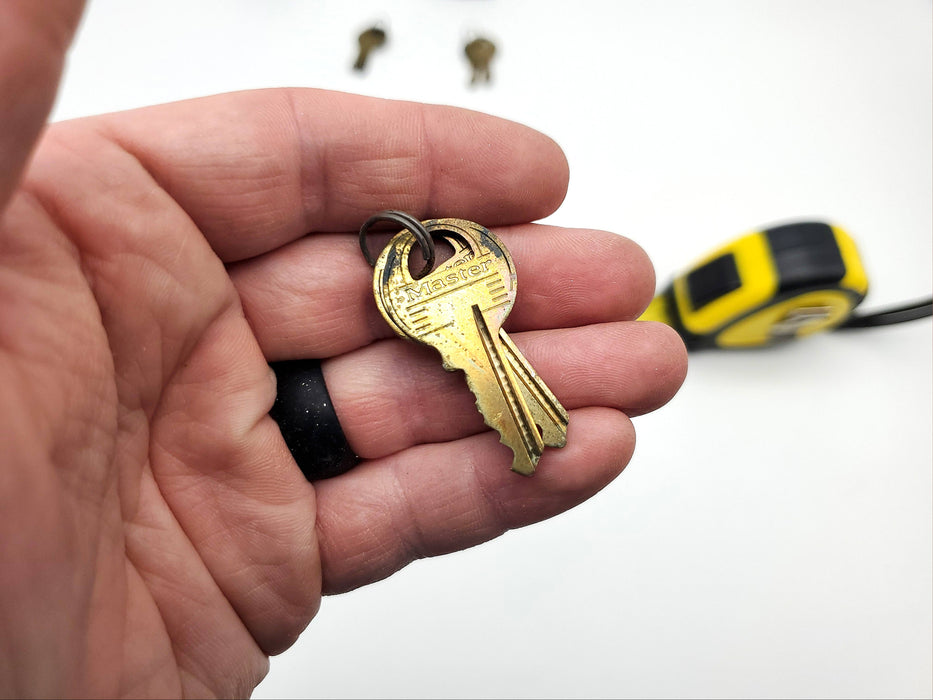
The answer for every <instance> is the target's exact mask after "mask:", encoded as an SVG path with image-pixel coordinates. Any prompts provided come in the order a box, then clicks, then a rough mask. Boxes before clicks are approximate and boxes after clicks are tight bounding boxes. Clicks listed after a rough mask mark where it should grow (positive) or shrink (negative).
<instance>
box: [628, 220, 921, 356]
mask: <svg viewBox="0 0 933 700" xmlns="http://www.w3.org/2000/svg"><path fill="white" fill-rule="evenodd" d="M867 293H868V277H867V276H866V274H865V268H864V266H863V265H862V261H861V259H860V258H859V254H858V250H857V249H856V247H855V243H854V241H853V240H852V238H851V237H850V236H849V234H847V233H846V232H845V231H843V230H842V229H841V228H839V227H838V226H834V225H831V224H827V223H823V222H817V221H804V222H797V223H791V224H785V225H782V226H776V227H773V228H769V229H766V230H763V231H754V232H752V233H749V234H746V235H744V236H742V237H741V238H738V239H736V240H735V241H733V242H732V243H729V244H728V245H725V246H722V247H721V248H719V249H717V250H715V251H713V252H711V253H710V254H709V255H707V256H706V257H704V258H702V259H701V260H699V261H698V262H697V263H696V264H695V265H693V266H692V267H691V268H690V269H688V270H687V271H686V272H684V273H682V274H680V275H678V276H677V277H675V278H674V281H673V282H672V283H671V284H670V285H669V286H668V287H667V288H666V289H665V290H664V291H662V292H661V293H660V294H658V295H657V296H656V297H655V298H654V300H653V301H652V302H651V305H650V306H649V307H648V309H647V310H646V311H645V313H644V314H643V315H642V317H641V318H642V319H643V320H654V321H663V322H664V323H667V324H668V325H670V326H673V327H674V328H675V329H676V330H677V331H678V332H679V333H680V334H681V336H682V337H683V339H684V342H685V343H686V344H687V347H688V348H691V349H693V348H706V347H720V348H752V347H762V346H766V345H772V344H774V343H777V342H781V341H785V340H789V339H792V338H798V337H802V336H805V335H809V334H811V333H816V332H818V331H823V330H829V329H832V328H837V327H840V326H844V325H848V326H851V327H855V326H871V325H883V324H887V323H897V322H899V321H902V320H911V319H913V318H921V317H923V316H928V315H930V313H931V302H929V301H926V300H925V301H923V302H921V303H919V304H914V305H911V306H910V307H905V308H903V309H896V310H893V311H887V312H884V313H882V314H874V315H872V316H866V317H856V318H853V317H852V311H853V309H855V307H856V306H857V305H858V304H859V303H861V301H862V300H863V299H864V298H865V295H866V294H867Z"/></svg>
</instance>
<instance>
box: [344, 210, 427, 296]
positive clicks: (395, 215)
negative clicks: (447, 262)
mask: <svg viewBox="0 0 933 700" xmlns="http://www.w3.org/2000/svg"><path fill="white" fill-rule="evenodd" d="M381 221H388V222H391V223H393V224H399V225H400V226H402V227H403V228H406V229H408V230H409V231H410V232H411V233H412V235H413V236H414V237H415V239H416V240H417V241H418V245H420V246H421V253H422V255H424V268H423V269H422V270H421V272H419V273H418V274H417V275H415V276H414V277H415V279H421V278H422V277H424V276H425V275H426V274H428V273H429V272H430V271H431V269H432V268H433V267H434V257H435V253H434V239H433V238H431V234H430V233H428V230H427V229H426V228H425V227H424V224H422V223H421V222H420V221H418V219H416V218H415V217H413V216H412V215H411V214H406V213H405V212H403V211H396V210H395V209H386V210H385V211H381V212H379V213H377V214H373V215H372V216H371V217H369V218H368V219H366V223H364V224H363V225H362V226H361V227H360V250H362V251H363V257H365V258H366V262H368V263H369V265H370V267H376V258H374V257H373V256H372V254H371V253H370V252H369V248H368V247H367V246H366V234H367V232H368V231H369V229H370V228H372V227H373V226H374V225H375V224H377V223H379V222H381Z"/></svg>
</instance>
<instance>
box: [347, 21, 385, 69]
mask: <svg viewBox="0 0 933 700" xmlns="http://www.w3.org/2000/svg"><path fill="white" fill-rule="evenodd" d="M359 42H360V53H359V54H358V55H357V57H356V63H354V64H353V68H354V69H355V70H363V69H364V68H365V67H366V59H367V58H369V52H370V51H372V50H373V49H375V48H378V47H380V46H382V45H383V44H384V43H386V33H385V31H384V30H382V29H380V28H379V27H370V28H369V29H367V30H366V31H364V32H363V33H362V34H360V39H359Z"/></svg>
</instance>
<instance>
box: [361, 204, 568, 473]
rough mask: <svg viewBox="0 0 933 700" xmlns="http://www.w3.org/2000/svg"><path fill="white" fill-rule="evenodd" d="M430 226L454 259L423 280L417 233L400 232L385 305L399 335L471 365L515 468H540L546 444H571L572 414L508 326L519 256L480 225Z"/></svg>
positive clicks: (382, 263) (383, 258)
mask: <svg viewBox="0 0 933 700" xmlns="http://www.w3.org/2000/svg"><path fill="white" fill-rule="evenodd" d="M423 225H424V226H425V228H426V229H427V230H428V231H429V232H431V233H432V234H433V235H435V236H439V237H443V238H444V239H446V240H447V241H449V242H450V243H451V245H452V246H453V248H454V255H453V257H452V258H450V259H449V260H447V261H446V262H445V263H444V264H443V265H442V266H439V267H438V268H437V269H435V270H434V271H432V272H430V273H429V274H428V275H427V276H425V277H424V278H421V279H417V280H416V279H414V278H413V277H412V275H411V272H410V271H409V268H408V258H409V254H410V253H411V250H412V246H413V245H414V244H415V237H414V235H412V234H411V233H410V232H409V231H408V230H404V231H402V232H401V233H399V234H398V235H396V236H395V237H394V238H393V239H392V240H391V241H390V242H389V244H388V245H387V246H386V248H385V249H384V250H383V252H382V254H381V255H380V257H379V259H378V260H377V262H376V272H375V275H374V277H373V292H374V294H375V297H376V303H377V305H378V307H379V310H380V312H381V313H382V315H383V317H384V318H385V319H386V321H388V323H389V324H390V325H391V326H392V327H393V329H394V330H395V331H396V332H397V333H398V334H399V335H402V336H403V337H408V338H411V339H413V340H417V341H419V342H421V343H425V344H427V345H431V346H433V347H434V348H436V349H437V350H438V352H439V353H440V354H441V357H442V358H443V360H444V368H445V369H447V370H448V371H454V370H457V369H460V370H463V371H464V373H465V374H466V378H467V384H468V385H469V387H470V389H471V390H472V391H473V394H474V395H475V396H476V405H477V407H478V408H479V410H480V412H481V413H482V414H483V417H484V418H485V420H486V423H487V424H488V425H489V426H490V427H492V428H495V429H496V430H497V431H498V432H499V434H500V437H501V439H502V442H503V443H504V444H506V445H508V446H509V447H510V448H511V449H512V451H513V453H514V459H513V462H512V469H513V470H514V471H516V472H518V473H520V474H525V475H529V474H532V473H533V472H534V468H535V466H536V465H537V463H538V460H539V459H540V457H541V454H542V452H543V451H544V445H545V444H548V445H553V446H556V447H560V446H563V445H564V444H565V443H566V430H567V413H566V411H565V410H564V408H563V407H562V406H561V405H560V403H559V402H558V401H557V399H556V398H555V397H554V395H553V394H552V393H551V391H550V390H549V389H548V388H547V386H546V385H545V384H544V382H542V381H541V379H540V378H539V377H538V375H537V373H535V371H534V370H533V369H532V368H531V365H530V364H529V363H528V361H527V360H526V359H525V358H524V356H522V354H521V353H520V352H519V351H518V349H517V348H516V347H515V345H514V344H513V343H512V341H511V339H509V338H508V336H507V335H506V334H505V332H504V331H502V330H501V325H502V322H503V321H504V320H505V318H506V316H508V313H509V311H511V309H512V305H513V303H514V301H515V283H516V277H515V266H514V264H513V262H512V258H511V256H510V255H509V253H508V251H507V250H506V249H505V248H504V247H503V246H502V244H501V242H500V241H499V240H498V239H497V238H496V237H495V236H493V234H492V233H491V232H489V231H488V230H487V229H485V228H483V227H482V226H480V225H478V224H474V223H472V222H469V221H464V220H462V219H436V220H430V221H425V222H424V223H423ZM539 426H540V427H539Z"/></svg>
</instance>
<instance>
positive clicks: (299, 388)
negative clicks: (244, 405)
mask: <svg viewBox="0 0 933 700" xmlns="http://www.w3.org/2000/svg"><path fill="white" fill-rule="evenodd" d="M271 367H272V369H273V371H274V372H275V377H276V381H277V383H278V389H277V393H276V397H275V404H274V405H273V406H272V410H271V411H269V415H270V416H272V418H273V419H274V420H275V422H276V423H278V424H279V430H281V431H282V437H283V438H285V444H286V445H288V449H289V450H290V451H291V453H292V457H294V458H295V461H296V462H297V463H298V467H299V469H301V472H302V474H304V475H305V477H306V478H307V479H308V481H317V480H318V479H328V478H330V477H332V476H338V475H340V474H343V473H344V472H346V471H349V470H350V469H352V468H353V467H355V466H356V465H357V464H359V461H360V459H359V457H357V456H356V454H355V453H354V452H353V450H352V449H351V448H350V444H349V443H348V442H347V438H346V436H345V435H344V434H343V429H342V428H341V427H340V421H339V420H338V419H337V413H336V411H334V404H333V402H332V401H331V400H330V394H328V393H327V387H326V386H325V385H324V374H323V372H322V371H321V362H320V360H289V361H285V362H273V363H272V364H271Z"/></svg>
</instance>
